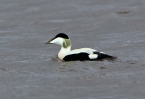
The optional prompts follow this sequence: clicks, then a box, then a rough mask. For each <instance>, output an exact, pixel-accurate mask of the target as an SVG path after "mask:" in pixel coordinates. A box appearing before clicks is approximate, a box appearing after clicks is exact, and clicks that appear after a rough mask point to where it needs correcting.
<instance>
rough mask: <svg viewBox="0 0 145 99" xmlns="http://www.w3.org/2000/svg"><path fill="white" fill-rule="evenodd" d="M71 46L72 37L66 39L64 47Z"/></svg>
mask: <svg viewBox="0 0 145 99" xmlns="http://www.w3.org/2000/svg"><path fill="white" fill-rule="evenodd" d="M69 46H71V41H70V39H64V42H63V47H64V48H68V47H69Z"/></svg>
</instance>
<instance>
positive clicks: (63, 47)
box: [58, 39, 71, 60]
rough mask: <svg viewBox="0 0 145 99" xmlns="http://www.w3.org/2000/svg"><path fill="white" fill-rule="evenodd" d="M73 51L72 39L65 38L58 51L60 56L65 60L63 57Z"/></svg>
mask: <svg viewBox="0 0 145 99" xmlns="http://www.w3.org/2000/svg"><path fill="white" fill-rule="evenodd" d="M70 51H71V41H70V39H64V42H63V44H62V45H61V49H60V51H59V53H58V57H59V58H60V59H61V60H63V58H64V57H65V56H66V55H67V54H68V53H69V52H70Z"/></svg>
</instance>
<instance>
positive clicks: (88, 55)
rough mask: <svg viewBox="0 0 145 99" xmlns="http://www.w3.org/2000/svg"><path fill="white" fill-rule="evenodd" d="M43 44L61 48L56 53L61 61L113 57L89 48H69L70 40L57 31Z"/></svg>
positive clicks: (111, 58)
mask: <svg viewBox="0 0 145 99" xmlns="http://www.w3.org/2000/svg"><path fill="white" fill-rule="evenodd" d="M45 44H58V45H60V46H61V49H60V51H59V53H58V58H59V59H60V60H63V61H77V60H79V61H86V60H104V59H109V60H113V59H115V57H114V56H111V55H107V54H105V53H103V52H98V51H97V50H95V49H91V48H80V49H75V50H71V41H70V39H69V37H68V36H67V35H66V34H65V33H59V34H57V35H56V36H55V37H54V38H52V39H50V40H49V41H48V42H46V43H45Z"/></svg>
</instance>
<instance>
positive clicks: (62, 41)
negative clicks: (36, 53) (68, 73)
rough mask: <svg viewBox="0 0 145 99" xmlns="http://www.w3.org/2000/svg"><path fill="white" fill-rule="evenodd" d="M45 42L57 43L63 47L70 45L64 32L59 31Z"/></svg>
mask: <svg viewBox="0 0 145 99" xmlns="http://www.w3.org/2000/svg"><path fill="white" fill-rule="evenodd" d="M45 44H58V45H61V46H62V47H63V48H68V47H71V41H70V39H69V37H68V36H67V35H66V34H65V33H59V34H57V35H56V36H55V37H53V38H52V39H50V40H49V41H48V42H46V43H45Z"/></svg>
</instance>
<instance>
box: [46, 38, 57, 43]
mask: <svg viewBox="0 0 145 99" xmlns="http://www.w3.org/2000/svg"><path fill="white" fill-rule="evenodd" d="M54 39H55V38H52V39H50V40H49V41H48V42H46V43H45V44H52V43H50V42H51V41H53V40H54Z"/></svg>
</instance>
